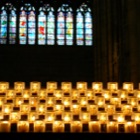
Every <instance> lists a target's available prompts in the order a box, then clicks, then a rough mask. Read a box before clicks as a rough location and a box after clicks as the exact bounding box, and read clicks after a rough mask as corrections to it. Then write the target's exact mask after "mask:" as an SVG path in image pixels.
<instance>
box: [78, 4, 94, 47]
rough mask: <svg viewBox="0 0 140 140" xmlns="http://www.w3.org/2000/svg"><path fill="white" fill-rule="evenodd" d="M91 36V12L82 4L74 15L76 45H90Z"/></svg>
mask: <svg viewBox="0 0 140 140" xmlns="http://www.w3.org/2000/svg"><path fill="white" fill-rule="evenodd" d="M92 34H93V33H92V16H91V10H90V8H88V7H87V5H85V4H83V5H82V6H81V7H80V8H79V9H78V10H77V15H76V44H77V45H92Z"/></svg>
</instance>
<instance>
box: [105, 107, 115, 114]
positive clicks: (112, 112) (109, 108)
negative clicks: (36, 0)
mask: <svg viewBox="0 0 140 140" xmlns="http://www.w3.org/2000/svg"><path fill="white" fill-rule="evenodd" d="M106 111H107V113H108V115H113V114H114V113H115V105H106Z"/></svg>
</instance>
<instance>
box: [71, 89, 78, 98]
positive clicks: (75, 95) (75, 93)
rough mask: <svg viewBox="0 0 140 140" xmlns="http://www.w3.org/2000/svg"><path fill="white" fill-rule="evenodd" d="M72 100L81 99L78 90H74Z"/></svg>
mask: <svg viewBox="0 0 140 140" xmlns="http://www.w3.org/2000/svg"><path fill="white" fill-rule="evenodd" d="M71 98H72V99H79V92H78V91H77V90H72V92H71Z"/></svg>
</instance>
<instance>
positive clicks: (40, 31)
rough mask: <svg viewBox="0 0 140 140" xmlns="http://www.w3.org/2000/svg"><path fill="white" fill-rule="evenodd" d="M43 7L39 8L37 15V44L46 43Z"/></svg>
mask: <svg viewBox="0 0 140 140" xmlns="http://www.w3.org/2000/svg"><path fill="white" fill-rule="evenodd" d="M44 11H45V9H44V10H43V8H40V10H39V12H40V13H39V16H38V44H39V45H45V44H46V15H45V12H44Z"/></svg>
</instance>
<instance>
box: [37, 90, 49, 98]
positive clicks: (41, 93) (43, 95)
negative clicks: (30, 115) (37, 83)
mask: <svg viewBox="0 0 140 140" xmlns="http://www.w3.org/2000/svg"><path fill="white" fill-rule="evenodd" d="M46 94H47V93H46V90H45V89H41V90H40V91H39V94H38V96H39V98H40V99H46Z"/></svg>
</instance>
